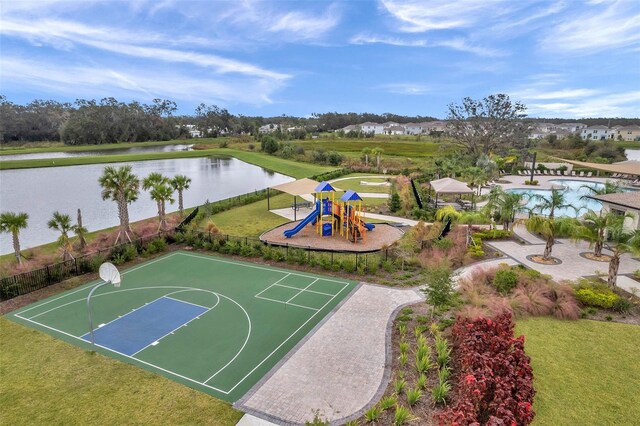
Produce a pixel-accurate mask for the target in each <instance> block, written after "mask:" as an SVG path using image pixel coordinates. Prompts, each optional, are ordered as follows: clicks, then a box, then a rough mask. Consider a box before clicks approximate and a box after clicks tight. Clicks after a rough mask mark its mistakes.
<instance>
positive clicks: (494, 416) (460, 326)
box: [435, 313, 535, 425]
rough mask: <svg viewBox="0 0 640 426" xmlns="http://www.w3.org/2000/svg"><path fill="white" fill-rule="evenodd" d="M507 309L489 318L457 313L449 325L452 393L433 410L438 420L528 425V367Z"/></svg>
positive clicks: (530, 377)
mask: <svg viewBox="0 0 640 426" xmlns="http://www.w3.org/2000/svg"><path fill="white" fill-rule="evenodd" d="M513 329H514V323H513V320H512V316H511V314H509V313H505V314H502V315H499V316H498V317H497V318H496V319H495V320H491V319H485V318H477V319H466V318H462V317H459V318H458V320H457V321H456V324H455V325H454V327H453V332H452V335H453V340H454V349H455V351H454V354H455V357H456V364H457V366H458V374H457V375H456V377H457V380H458V385H457V387H456V388H457V389H458V398H457V401H456V403H455V404H453V405H451V406H449V407H447V408H446V409H445V410H443V411H441V412H439V413H437V414H436V415H435V418H436V422H437V423H439V424H454V423H455V424H470V423H473V424H517V425H528V424H530V423H531V422H532V421H533V417H534V415H535V413H534V411H533V409H532V404H533V398H534V395H535V390H534V389H533V370H532V369H531V365H530V359H529V357H528V356H527V355H526V354H525V352H524V337H523V336H520V337H518V338H514V335H513Z"/></svg>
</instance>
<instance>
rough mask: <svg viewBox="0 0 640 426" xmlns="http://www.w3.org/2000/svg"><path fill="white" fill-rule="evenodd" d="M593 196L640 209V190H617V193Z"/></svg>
mask: <svg viewBox="0 0 640 426" xmlns="http://www.w3.org/2000/svg"><path fill="white" fill-rule="evenodd" d="M593 198H595V199H596V200H600V201H604V202H607V203H612V204H617V205H619V206H624V207H629V208H632V209H635V210H640V191H629V192H616V193H615V194H604V195H596V196H594V197H593Z"/></svg>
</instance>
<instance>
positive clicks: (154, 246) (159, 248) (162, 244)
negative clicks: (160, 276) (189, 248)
mask: <svg viewBox="0 0 640 426" xmlns="http://www.w3.org/2000/svg"><path fill="white" fill-rule="evenodd" d="M166 249H167V242H166V241H165V239H164V238H161V237H158V238H154V239H153V240H151V241H150V242H149V244H147V248H146V249H145V251H144V254H146V255H150V254H156V253H162V252H163V251H165V250H166Z"/></svg>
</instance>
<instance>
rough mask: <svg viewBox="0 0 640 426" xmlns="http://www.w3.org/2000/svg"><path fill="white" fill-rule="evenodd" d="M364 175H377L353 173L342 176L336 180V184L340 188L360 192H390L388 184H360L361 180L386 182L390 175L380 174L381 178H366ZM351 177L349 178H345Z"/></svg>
mask: <svg viewBox="0 0 640 426" xmlns="http://www.w3.org/2000/svg"><path fill="white" fill-rule="evenodd" d="M363 176H375V175H372V174H366V173H353V174H349V175H346V176H343V177H340V178H339V180H337V181H336V182H335V186H337V187H338V188H340V189H344V190H347V189H351V190H352V191H356V192H358V193H360V192H375V193H380V194H388V193H389V187H388V186H375V185H360V181H362V180H364V181H366V182H385V181H387V179H388V177H385V176H384V175H380V177H379V178H366V179H363ZM344 178H349V179H344Z"/></svg>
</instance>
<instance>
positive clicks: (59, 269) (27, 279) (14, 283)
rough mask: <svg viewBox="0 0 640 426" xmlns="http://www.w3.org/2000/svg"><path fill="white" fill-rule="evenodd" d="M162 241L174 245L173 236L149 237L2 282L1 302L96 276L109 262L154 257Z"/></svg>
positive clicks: (1, 280)
mask: <svg viewBox="0 0 640 426" xmlns="http://www.w3.org/2000/svg"><path fill="white" fill-rule="evenodd" d="M158 238H162V239H163V240H164V241H165V244H166V243H167V242H172V241H173V233H171V232H170V233H166V232H165V233H157V234H153V235H148V236H146V237H144V238H137V239H135V240H133V241H132V242H130V243H125V244H118V245H116V246H113V247H109V248H106V249H100V250H97V251H94V252H92V253H87V254H84V255H82V256H78V257H76V258H73V259H70V260H66V261H63V262H58V263H54V264H51V265H46V266H45V267H43V268H39V269H34V270H31V271H28V272H23V273H21V274H16V275H13V276H10V277H4V278H1V279H0V301H4V300H9V299H12V298H14V297H17V296H21V295H23V294H27V293H31V292H32V291H36V290H40V289H41V288H45V287H48V286H50V285H52V284H56V283H59V282H61V281H64V280H66V279H68V278H71V277H75V276H79V275H83V274H86V273H87V272H96V271H97V270H98V268H99V267H100V264H102V262H105V261H112V262H114V263H121V262H126V261H129V260H133V259H134V258H136V257H138V256H139V255H141V254H153V252H156V250H158V251H163V250H164V248H163V249H162V250H160V244H152V243H153V241H154V240H157V239H158ZM165 248H166V247H165Z"/></svg>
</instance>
